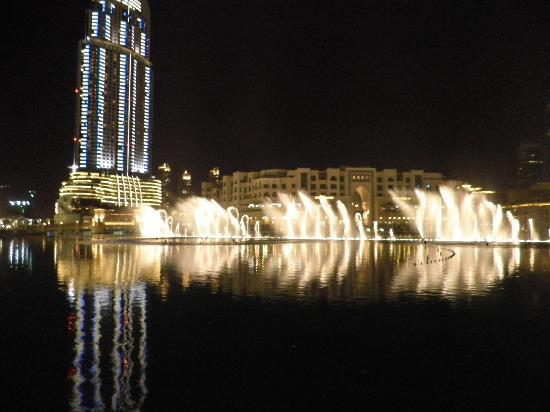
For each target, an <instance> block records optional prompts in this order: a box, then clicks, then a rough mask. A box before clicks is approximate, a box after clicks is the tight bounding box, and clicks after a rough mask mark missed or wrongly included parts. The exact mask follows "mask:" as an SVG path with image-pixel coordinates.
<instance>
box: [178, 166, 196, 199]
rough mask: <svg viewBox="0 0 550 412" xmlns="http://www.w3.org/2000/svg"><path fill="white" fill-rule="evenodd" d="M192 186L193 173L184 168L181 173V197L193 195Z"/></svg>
mask: <svg viewBox="0 0 550 412" xmlns="http://www.w3.org/2000/svg"><path fill="white" fill-rule="evenodd" d="M192 186H193V180H192V178H191V173H189V172H188V171H187V170H184V171H183V174H182V175H181V182H180V190H179V192H180V193H179V195H180V196H181V197H189V196H191V195H192V194H193V190H192Z"/></svg>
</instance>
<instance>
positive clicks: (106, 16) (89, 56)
mask: <svg viewBox="0 0 550 412" xmlns="http://www.w3.org/2000/svg"><path fill="white" fill-rule="evenodd" d="M150 30H151V16H150V10H149V3H148V1H147V0H92V1H91V5H90V8H89V9H88V10H87V11H86V32H85V36H84V39H82V40H80V42H79V51H78V76H77V82H78V83H77V87H76V89H75V92H76V99H77V101H76V116H75V117H76V122H75V137H74V144H75V147H74V159H73V165H72V166H71V167H70V169H71V170H72V172H71V174H70V176H69V179H68V180H66V181H64V182H62V183H61V188H60V189H59V198H58V200H57V202H56V216H57V215H66V214H93V210H94V209H96V208H102V209H116V208H121V207H138V206H141V205H150V206H160V204H161V201H162V199H161V197H162V192H161V182H160V181H159V180H158V179H154V178H152V177H151V175H150V174H151V132H152V129H151V127H152V118H151V117H152V86H153V69H152V64H151V60H150ZM76 221H77V222H80V221H82V219H80V218H78V219H76Z"/></svg>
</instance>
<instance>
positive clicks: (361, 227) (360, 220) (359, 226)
mask: <svg viewBox="0 0 550 412" xmlns="http://www.w3.org/2000/svg"><path fill="white" fill-rule="evenodd" d="M355 224H356V225H357V230H359V239H361V240H367V234H366V233H365V225H364V224H363V216H362V215H361V213H356V214H355Z"/></svg>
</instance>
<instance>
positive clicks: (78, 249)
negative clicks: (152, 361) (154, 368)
mask: <svg viewBox="0 0 550 412" xmlns="http://www.w3.org/2000/svg"><path fill="white" fill-rule="evenodd" d="M54 252H55V253H54V256H55V260H56V265H57V275H58V281H59V282H60V284H62V285H64V287H65V290H66V293H67V298H68V300H69V302H70V304H71V308H72V309H71V313H70V314H69V316H68V317H67V329H68V332H69V333H70V334H72V335H73V337H74V359H73V362H72V367H71V368H70V369H69V371H68V373H67V377H68V379H70V380H72V382H73V389H72V398H71V401H70V406H71V408H72V409H75V410H76V409H78V410H80V409H98V410H104V409H113V410H126V409H139V408H140V407H141V406H142V404H143V402H144V400H145V397H146V395H147V387H146V370H147V360H146V351H147V327H146V320H147V285H148V284H151V283H155V282H156V281H157V280H158V276H159V274H160V261H159V260H158V259H155V258H157V257H158V251H157V250H155V248H148V249H140V248H131V247H128V246H124V245H115V246H110V247H104V246H103V245H97V244H96V245H90V244H77V243H74V242H63V241H59V242H56V244H55V245H54Z"/></svg>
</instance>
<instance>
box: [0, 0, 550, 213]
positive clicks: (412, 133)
mask: <svg viewBox="0 0 550 412" xmlns="http://www.w3.org/2000/svg"><path fill="white" fill-rule="evenodd" d="M88 4H89V2H88V1H87V0H75V1H62V2H46V1H40V2H39V1H30V2H22V1H15V2H11V3H10V5H11V6H10V8H9V9H8V10H9V11H6V9H5V10H3V12H2V14H3V15H2V18H3V19H6V22H5V24H4V25H3V28H4V31H3V33H4V34H3V38H4V41H3V42H2V46H1V47H2V49H3V53H2V56H3V57H2V65H1V70H2V71H3V75H2V82H1V85H0V87H1V96H2V99H1V111H0V136H1V138H0V142H1V146H0V160H1V162H0V183H8V184H12V185H15V186H18V187H20V186H26V187H29V188H34V189H36V190H38V195H39V200H40V205H41V210H42V211H43V213H44V214H51V213H52V212H53V202H54V200H55V198H56V196H57V190H58V187H59V184H60V182H61V180H63V179H65V178H66V177H67V176H68V169H67V166H68V165H69V164H71V163H72V150H73V149H72V142H71V140H72V136H73V131H74V103H75V101H74V94H73V89H74V88H75V86H76V84H75V83H76V72H77V66H76V64H77V42H78V40H79V39H80V38H81V37H83V35H84V22H85V16H84V11H85V9H86V7H87V5H88ZM151 10H152V18H153V21H152V24H153V26H152V54H153V56H152V61H153V64H154V70H155V83H154V86H155V89H154V135H153V140H154V141H153V164H154V165H155V166H156V165H158V164H159V163H160V162H162V161H165V160H166V161H168V162H169V163H170V164H171V165H172V166H173V169H175V170H176V171H177V172H178V174H179V173H180V172H181V171H182V170H183V169H184V168H185V169H189V170H190V171H191V173H192V175H193V178H194V180H195V183H196V184H195V186H196V187H197V188H198V187H199V186H198V182H199V181H200V180H201V179H203V178H204V177H205V176H206V174H207V173H208V169H209V168H210V167H212V166H215V165H217V166H220V167H221V169H222V173H224V174H225V173H230V172H233V171H235V170H243V171H246V170H256V169H262V168H295V167H298V166H306V167H307V166H310V167H316V168H324V167H336V166H340V165H362V166H375V167H378V168H384V167H387V168H399V169H410V168H423V169H426V170H430V171H441V172H444V173H445V174H447V175H448V176H450V177H454V178H463V179H468V180H470V181H472V182H474V183H478V184H484V185H489V186H496V187H502V186H506V185H509V184H511V183H512V179H513V178H514V174H515V170H514V168H515V149H516V146H517V145H518V143H519V141H521V140H526V139H527V140H533V139H540V138H541V137H542V136H543V134H544V107H545V104H546V102H547V101H548V100H549V98H550V82H549V80H550V74H549V71H550V29H549V26H550V24H549V23H548V22H549V16H550V2H549V1H540V2H532V1H526V0H522V1H478V2H468V1H458V0H457V1H448V2H446V1H405V0H402V1H399V0H391V1H390V0H384V1H368V0H360V1H343V0H339V1H322V0H316V1H303V0H279V1H274V0H273V1H272V0H253V1H240V0H232V1H228V0H209V1H199V0H195V1H187V0H178V1H167V0H152V1H151Z"/></svg>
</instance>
